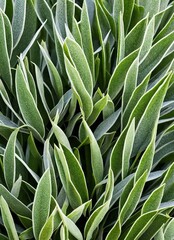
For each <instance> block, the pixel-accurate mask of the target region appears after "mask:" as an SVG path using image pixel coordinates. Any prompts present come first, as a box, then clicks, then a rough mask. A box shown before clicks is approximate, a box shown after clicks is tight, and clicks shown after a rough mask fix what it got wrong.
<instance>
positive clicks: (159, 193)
mask: <svg viewBox="0 0 174 240" xmlns="http://www.w3.org/2000/svg"><path fill="white" fill-rule="evenodd" d="M164 187H165V185H164V184H163V185H161V186H160V187H158V188H156V189H155V190H154V191H153V192H152V193H151V194H150V196H149V197H148V199H147V200H146V201H145V203H144V204H143V207H142V210H141V212H142V214H144V213H148V212H150V211H155V210H158V208H159V206H160V203H161V200H162V197H163V194H164Z"/></svg>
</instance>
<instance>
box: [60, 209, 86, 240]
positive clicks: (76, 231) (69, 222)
mask: <svg viewBox="0 0 174 240" xmlns="http://www.w3.org/2000/svg"><path fill="white" fill-rule="evenodd" d="M57 209H58V212H59V215H60V218H61V219H62V222H63V225H64V226H65V227H66V228H67V229H68V231H69V232H70V233H71V234H72V235H73V236H74V237H75V239H77V240H83V236H82V234H81V232H80V230H79V228H78V227H77V226H76V225H75V223H74V222H73V221H72V220H71V219H69V218H68V217H67V216H65V214H64V213H63V212H62V210H61V209H60V207H59V205H58V204H57Z"/></svg>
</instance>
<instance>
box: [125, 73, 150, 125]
mask: <svg viewBox="0 0 174 240" xmlns="http://www.w3.org/2000/svg"><path fill="white" fill-rule="evenodd" d="M149 79H150V76H148V77H147V78H145V79H144V80H143V81H142V83H141V84H139V85H138V86H137V87H136V88H135V90H134V91H133V93H132V96H131V98H130V100H129V102H128V104H127V106H126V108H125V110H124V112H123V115H122V129H124V127H125V126H126V125H127V123H128V120H129V117H130V115H131V113H132V110H133V109H134V107H135V106H136V104H137V103H138V101H139V100H140V98H141V97H142V96H143V94H144V93H145V91H146V88H147V86H148V81H149ZM137 112H141V111H137ZM136 120H137V116H136Z"/></svg>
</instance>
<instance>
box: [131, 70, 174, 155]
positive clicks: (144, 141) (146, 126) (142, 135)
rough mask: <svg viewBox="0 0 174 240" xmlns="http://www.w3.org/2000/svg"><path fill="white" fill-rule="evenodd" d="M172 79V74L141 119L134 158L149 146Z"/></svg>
mask: <svg viewBox="0 0 174 240" xmlns="http://www.w3.org/2000/svg"><path fill="white" fill-rule="evenodd" d="M170 79H171V74H170V75H169V76H168V77H167V78H166V79H165V81H164V83H163V84H162V85H161V86H160V87H159V89H158V90H157V91H156V93H155V94H154V96H153V97H152V98H151V100H150V102H149V104H148V105H147V108H146V110H145V112H144V113H143V116H142V117H141V120H140V122H139V123H138V126H137V129H136V135H135V140H134V147H133V150H132V156H135V155H136V154H137V153H138V152H139V151H142V150H144V149H145V147H146V146H147V145H148V144H149V141H150V139H151V135H152V131H153V129H154V127H155V124H156V121H157V120H158V117H159V112H160V108H161V104H162V102H163V100H164V97H165V94H166V91H167V88H168V85H169V81H170ZM154 109H155V110H154Z"/></svg>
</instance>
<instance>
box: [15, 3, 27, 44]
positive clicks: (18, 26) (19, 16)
mask: <svg viewBox="0 0 174 240" xmlns="http://www.w3.org/2000/svg"><path fill="white" fill-rule="evenodd" d="M25 18H26V0H24V1H20V0H16V1H15V4H14V13H13V20H12V30H13V46H14V48H15V47H16V45H17V44H18V43H19V41H20V38H21V36H22V34H23V31H24V26H25Z"/></svg>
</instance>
